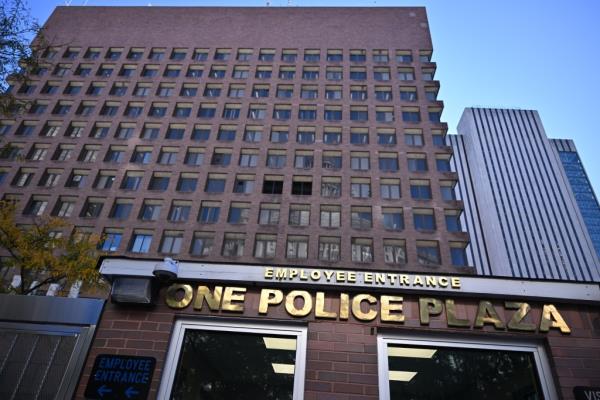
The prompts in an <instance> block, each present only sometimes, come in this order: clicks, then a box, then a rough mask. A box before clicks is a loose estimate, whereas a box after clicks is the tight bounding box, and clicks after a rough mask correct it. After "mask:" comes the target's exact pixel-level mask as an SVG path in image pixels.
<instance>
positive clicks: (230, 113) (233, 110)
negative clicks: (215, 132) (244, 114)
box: [223, 104, 241, 119]
mask: <svg viewBox="0 0 600 400" xmlns="http://www.w3.org/2000/svg"><path fill="white" fill-rule="evenodd" d="M240 109H241V104H225V107H224V108H223V118H224V119H238V118H239V117H240Z"/></svg>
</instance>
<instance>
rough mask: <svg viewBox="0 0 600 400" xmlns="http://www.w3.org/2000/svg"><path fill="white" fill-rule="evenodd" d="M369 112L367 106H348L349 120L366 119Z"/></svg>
mask: <svg viewBox="0 0 600 400" xmlns="http://www.w3.org/2000/svg"><path fill="white" fill-rule="evenodd" d="M368 120H369V112H368V110H367V107H357V106H352V107H350V121H368Z"/></svg>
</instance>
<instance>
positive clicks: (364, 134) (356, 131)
mask: <svg viewBox="0 0 600 400" xmlns="http://www.w3.org/2000/svg"><path fill="white" fill-rule="evenodd" d="M350 143H351V144H356V145H366V144H369V131H368V130H367V129H366V128H350ZM367 154H368V153H367ZM367 169H368V168H367Z"/></svg>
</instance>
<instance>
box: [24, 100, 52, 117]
mask: <svg viewBox="0 0 600 400" xmlns="http://www.w3.org/2000/svg"><path fill="white" fill-rule="evenodd" d="M46 108H48V102H44V101H39V100H36V101H35V102H34V103H33V104H31V106H30V107H29V114H43V113H44V112H45V111H46Z"/></svg>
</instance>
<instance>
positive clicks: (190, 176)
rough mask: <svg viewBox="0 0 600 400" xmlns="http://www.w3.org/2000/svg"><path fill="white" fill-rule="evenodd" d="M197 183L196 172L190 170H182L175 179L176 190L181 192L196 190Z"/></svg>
mask: <svg viewBox="0 0 600 400" xmlns="http://www.w3.org/2000/svg"><path fill="white" fill-rule="evenodd" d="M197 185H198V174H196V173H191V172H183V173H181V175H180V176H179V180H178V181H177V187H176V190H177V191H178V192H183V193H192V192H195V191H196V186H197Z"/></svg>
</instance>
